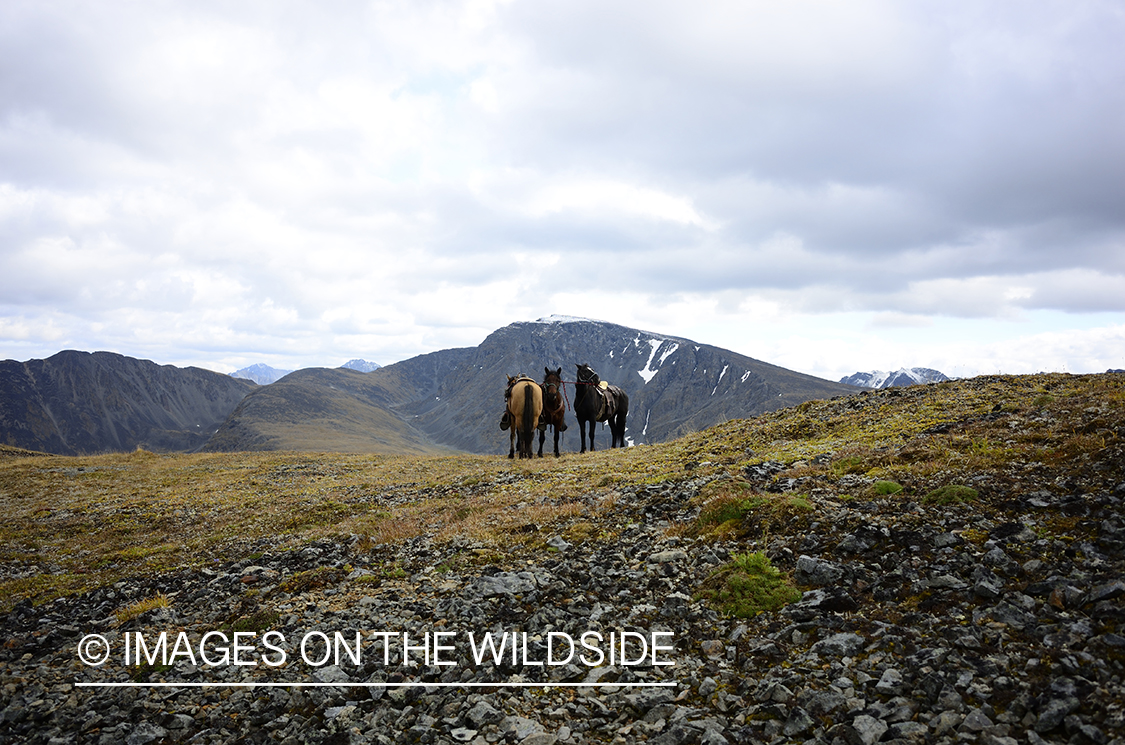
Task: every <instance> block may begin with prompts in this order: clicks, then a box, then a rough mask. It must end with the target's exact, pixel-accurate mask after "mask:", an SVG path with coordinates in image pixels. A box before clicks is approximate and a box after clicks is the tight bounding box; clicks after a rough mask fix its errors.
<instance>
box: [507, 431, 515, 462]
mask: <svg viewBox="0 0 1125 745" xmlns="http://www.w3.org/2000/svg"><path fill="white" fill-rule="evenodd" d="M508 457H509V458H515V457H516V428H515V427H512V428H511V430H510V431H509V432H508Z"/></svg>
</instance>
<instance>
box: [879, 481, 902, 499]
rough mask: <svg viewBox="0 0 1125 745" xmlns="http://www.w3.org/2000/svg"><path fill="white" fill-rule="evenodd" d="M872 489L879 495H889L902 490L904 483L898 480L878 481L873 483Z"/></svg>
mask: <svg viewBox="0 0 1125 745" xmlns="http://www.w3.org/2000/svg"><path fill="white" fill-rule="evenodd" d="M871 491H872V492H874V493H875V495H876V496H879V497H887V496H890V495H891V494H898V493H899V492H900V491H902V484H900V483H898V482H897V481H876V482H875V483H874V484H872V485H871Z"/></svg>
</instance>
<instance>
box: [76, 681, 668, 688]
mask: <svg viewBox="0 0 1125 745" xmlns="http://www.w3.org/2000/svg"><path fill="white" fill-rule="evenodd" d="M676 685H679V683H677V682H676V681H672V682H669V683H350V682H345V683H278V682H273V681H271V682H266V683H245V682H243V683H132V682H126V683H75V684H74V686H75V687H76V688H220V687H236V686H237V687H243V688H253V687H257V686H261V687H263V688H669V687H671V686H676Z"/></svg>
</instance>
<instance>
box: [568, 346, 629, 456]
mask: <svg viewBox="0 0 1125 745" xmlns="http://www.w3.org/2000/svg"><path fill="white" fill-rule="evenodd" d="M628 413H629V396H627V395H626V394H625V391H623V390H621V389H620V388H618V387H617V386H615V385H609V384H608V383H603V382H602V380H601V379H600V378H599V377H598V374H597V373H596V372H594V371H593V370H591V369H590V366H589V365H578V382H577V384H576V385H575V386H574V416H575V417H577V418H578V432H579V437H580V438H581V441H582V449H581V450H580V451H579V452H581V453H584V452H586V427H585V425H586V422H589V423H590V450H593V449H594V425H595V424H596V423H597V422H606V423H608V424H609V431H610V433H611V439H610V447H611V448H615V447H625V417H626V415H627V414H628Z"/></svg>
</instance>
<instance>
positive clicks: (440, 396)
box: [206, 316, 858, 453]
mask: <svg viewBox="0 0 1125 745" xmlns="http://www.w3.org/2000/svg"><path fill="white" fill-rule="evenodd" d="M578 363H588V364H590V365H591V366H592V367H593V368H594V369H595V370H596V371H597V372H598V373H599V375H600V376H601V378H602V379H603V380H605V381H607V382H609V383H611V384H614V385H617V386H620V387H621V388H623V389H624V390H625V391H626V392H627V393H628V394H629V397H630V416H629V421H628V422H627V431H626V439H627V441H628V442H630V443H632V444H646V443H652V442H659V441H663V440H665V439H671V438H674V437H677V436H679V435H681V434H685V433H687V432H692V431H696V430H698V429H702V428H704V427H707V426H710V425H711V424H715V423H718V422H721V421H724V420H726V419H732V418H740V417H746V416H753V415H755V414H759V413H762V412H764V411H771V410H774V409H778V408H783V407H786V406H793V405H796V404H799V403H802V402H804V401H807V400H809V399H812V398H829V397H832V396H837V395H850V394H853V393H856V392H858V389H857V388H855V387H852V386H845V385H841V384H838V383H833V382H831V381H827V380H822V379H820V378H815V377H813V376H810V375H805V374H803V373H797V372H794V371H792V370H786V369H785V368H781V367H778V366H776V365H770V364H769V363H765V362H762V361H760V360H755V359H753V358H750V357H747V356H745V355H741V354H738V353H735V352H731V351H729V350H725V349H720V348H718V347H714V346H711V345H707V344H701V343H698V342H694V341H692V340H689V339H685V338H682V337H677V336H673V335H669V334H660V333H655V332H649V331H641V330H639V329H634V328H630V327H626V326H622V325H619V324H614V323H610V322H606V321H595V320H592V319H585V318H575V317H569V316H566V317H562V316H551V317H547V318H542V319H539V320H536V321H520V322H516V323H512V324H509V325H508V326H505V327H502V328H500V329H497V330H496V331H493V332H492V333H491V334H489V335H488V336H487V337H486V338H485V339H484V341H482V342H481V344H479V345H478V346H476V347H465V348H459V349H448V350H441V351H440V352H434V353H430V354H428V355H421V356H419V357H415V358H411V359H409V360H404V361H402V362H397V363H394V364H391V365H386V366H384V367H382V368H379V369H378V370H375V371H373V372H371V373H366V374H365V375H366V376H367V379H366V381H365V384H367V385H368V386H369V387H368V388H366V389H365V390H363V391H360V390H358V389H354V388H347V386H345V388H347V391H350V392H347V391H345V392H342V393H341V395H344V396H350V397H352V401H353V403H354V405H355V406H357V407H358V408H360V409H364V410H367V411H368V412H369V414H370V415H371V416H375V417H376V418H379V419H383V418H385V417H386V416H387V415H388V414H391V415H395V416H398V417H399V418H400V419H401V420H402V421H404V422H406V423H408V424H410V426H411V427H413V428H414V429H416V430H417V431H418V433H419V437H417V438H413V441H414V442H415V443H430V444H432V445H434V446H437V447H442V448H452V449H456V450H461V451H465V452H470V453H499V452H502V451H506V449H507V444H506V443H507V439H506V436H503V435H502V434H501V433H500V431H499V427H498V423H499V419H500V415H501V413H502V411H503V390H504V384H505V381H506V376H507V375H516V374H518V373H525V374H529V375H531V376H532V377H534V378H536V379H541V378H542V376H543V369H544V368H545V367H550V368H552V369H554V368H557V367H562V368H563V377H564V380H566V381H568V383H569V385H568V386H567V388H568V390H567V391H566V393H567V397H568V399H573V380H574V374H575V367H574V366H575V365H576V364H578ZM325 380H326V379H324V378H323V376H321V377H319V378H318V377H303V378H297V379H293V380H291V381H290V383H291V385H290V386H287V387H286V388H284V389H281V390H275V391H273V392H271V393H267V392H266V391H264V390H258V391H254V392H253V393H252V394H251V395H250V396H248V397H247V398H248V401H249V400H250V399H253V398H261V397H266V396H270V397H271V398H272V397H273V396H279V397H281V398H277V399H274V400H272V401H271V403H270V407H271V408H270V410H271V412H273V413H272V414H271V417H272V421H267V420H266V419H263V420H261V421H257V420H256V416H257V415H256V414H255V408H254V407H252V406H240V407H239V408H238V409H237V410H236V411H235V412H233V413H232V415H231V418H230V419H229V420H228V422H226V423H224V425H223V427H222V428H221V430H220V433H218V434H217V435H216V440H215V442H213V443H209V444H208V445H207V446H206V448H207V449H222V450H228V449H239V448H243V447H249V446H251V445H252V446H253V447H255V448H257V447H262V446H263V445H264V444H265V443H266V442H267V441H268V435H267V432H268V431H270V430H274V429H276V428H277V425H279V424H283V425H284V426H285V427H289V428H296V427H301V428H304V429H306V430H308V429H309V428H310V427H312V426H313V425H312V424H311V423H312V422H320V424H321V426H322V431H324V432H326V433H328V432H337V433H339V435H340V438H341V439H343V440H346V441H347V442H348V443H349V447H354V446H355V444H356V443H358V442H360V441H361V440H362V439H363V438H362V433H361V432H358V431H356V430H355V429H354V428H352V426H351V425H350V424H349V423H348V422H346V421H342V420H340V419H339V418H338V417H333V416H325V415H323V414H322V413H320V412H318V411H317V410H316V409H315V408H314V407H312V406H310V404H311V403H312V402H313V401H316V400H318V397H319V396H320V395H321V394H319V393H316V392H314V391H313V390H312V389H313V388H315V387H316V386H318V385H321V384H323V383H324V382H325ZM282 382H284V381H282ZM274 385H275V386H276V385H278V384H277V383H275V384H274ZM285 397H291V404H292V406H291V409H290V410H289V411H288V412H284V413H283V412H282V410H283V408H284V406H283V405H282V400H283V399H284V398H285ZM375 409H381V410H382V411H381V413H379V414H377V415H376V414H375ZM567 417H568V420H569V421H571V422H573V421H574V420H573V414H572V413H568V415H567ZM564 440H565V435H564ZM287 442H290V443H291V444H292V440H287ZM575 444H576V443H575ZM606 445H608V440H607V439H606V436H604V435H602V436H601V437H600V443H598V444H597V445H596V447H605V446H606ZM323 446H324V449H333V448H334V447H336V445H334V444H333V442H332V440H331V439H328V440H325V441H324V443H323ZM370 446H371V448H372V450H373V451H378V452H381V450H380V449H379V447H378V446H377V444H376V443H374V442H371V444H370Z"/></svg>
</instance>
